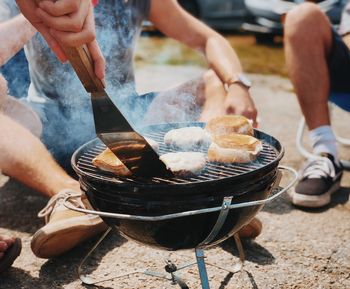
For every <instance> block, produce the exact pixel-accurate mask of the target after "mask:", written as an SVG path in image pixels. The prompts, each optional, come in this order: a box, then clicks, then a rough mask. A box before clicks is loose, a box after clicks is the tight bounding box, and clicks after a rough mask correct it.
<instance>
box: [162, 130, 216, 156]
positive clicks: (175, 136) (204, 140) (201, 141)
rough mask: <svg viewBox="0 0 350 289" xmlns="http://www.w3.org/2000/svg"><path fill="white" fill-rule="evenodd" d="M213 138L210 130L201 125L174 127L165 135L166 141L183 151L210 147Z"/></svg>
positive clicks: (167, 143)
mask: <svg viewBox="0 0 350 289" xmlns="http://www.w3.org/2000/svg"><path fill="white" fill-rule="evenodd" d="M210 142H211V139H210V135H209V133H208V132H206V131H205V130H204V129H202V128H201V127H183V128H178V129H172V130H170V131H168V132H167V133H166V134H165V136H164V143H165V144H166V145H168V146H170V147H172V148H174V149H179V150H181V151H197V150H198V149H200V148H204V147H205V148H208V146H209V145H210Z"/></svg>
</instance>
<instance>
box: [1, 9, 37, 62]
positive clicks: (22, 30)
mask: <svg viewBox="0 0 350 289" xmlns="http://www.w3.org/2000/svg"><path fill="white" fill-rule="evenodd" d="M35 32H36V30H35V28H34V27H33V26H32V25H31V24H30V23H29V22H28V20H27V19H26V18H25V17H24V16H23V15H22V14H21V15H18V16H16V17H14V18H12V19H10V20H7V21H4V22H1V23H0V65H3V64H5V63H6V61H8V60H9V59H10V58H11V57H12V56H14V55H15V54H16V53H17V52H18V51H19V50H20V49H21V48H22V47H23V46H24V45H25V44H26V43H27V42H28V41H29V40H30V39H31V38H32V37H33V36H34V34H35Z"/></svg>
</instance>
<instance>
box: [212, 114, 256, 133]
mask: <svg viewBox="0 0 350 289" xmlns="http://www.w3.org/2000/svg"><path fill="white" fill-rule="evenodd" d="M205 130H206V131H207V132H209V133H210V135H211V137H212V138H213V137H215V136H223V135H231V134H246V135H251V136H252V135H254V130H253V126H252V125H251V123H250V122H249V120H248V119H247V118H246V117H244V116H241V115H224V116H219V117H215V118H213V119H211V120H210V121H209V122H208V123H207V125H206V126H205Z"/></svg>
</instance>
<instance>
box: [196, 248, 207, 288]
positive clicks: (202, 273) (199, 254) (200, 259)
mask: <svg viewBox="0 0 350 289" xmlns="http://www.w3.org/2000/svg"><path fill="white" fill-rule="evenodd" d="M204 258H205V257H204V251H203V250H202V249H196V259H197V266H198V271H199V277H200V279H201V284H202V289H210V286H209V280H208V274H207V268H206V266H205V261H204Z"/></svg>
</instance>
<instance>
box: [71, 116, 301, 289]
mask: <svg viewBox="0 0 350 289" xmlns="http://www.w3.org/2000/svg"><path fill="white" fill-rule="evenodd" d="M185 126H199V127H203V126H204V123H174V124H163V125H152V126H148V127H146V128H144V129H143V130H142V132H143V135H144V136H146V137H148V138H152V139H154V140H155V141H157V142H158V143H159V145H160V147H159V152H160V154H163V153H167V152H174V151H175V150H174V149H173V148H169V147H168V146H166V145H165V144H164V143H163V137H164V135H165V133H166V132H168V131H169V130H171V129H175V128H180V127H185ZM255 137H256V138H258V139H260V140H261V141H262V143H263V150H262V152H261V153H260V155H259V156H258V158H257V160H256V161H254V162H251V163H249V164H220V163H207V167H206V169H205V170H204V171H203V172H202V173H201V174H200V175H198V176H190V177H176V176H175V177H169V178H163V177H153V178H141V177H118V176H115V175H113V174H111V173H108V172H105V171H101V170H100V169H98V168H96V167H95V166H94V165H93V164H92V159H93V158H94V157H96V156H97V155H98V154H99V153H101V152H102V151H103V150H104V149H105V146H104V145H103V144H102V143H101V142H100V140H98V139H95V140H92V141H90V142H89V143H87V144H85V145H83V146H82V147H80V148H79V149H78V150H77V151H76V152H75V153H74V155H73V157H72V165H73V168H74V170H75V171H76V173H77V174H78V176H79V180H80V184H81V188H82V190H83V192H85V194H86V195H87V197H88V199H89V201H90V203H91V205H92V207H93V208H94V210H85V209H80V208H75V207H72V205H71V204H70V203H68V202H65V204H66V206H67V207H68V208H70V209H73V210H76V211H80V212H85V213H91V214H95V215H99V216H101V217H102V219H103V220H104V221H105V222H106V223H107V224H108V225H109V226H110V227H113V228H116V229H118V231H119V232H120V233H121V234H122V235H124V236H125V237H127V238H131V239H133V240H136V241H138V242H141V243H143V244H146V245H149V246H152V247H156V248H160V249H166V250H180V249H193V248H195V249H196V256H197V261H198V264H202V266H201V267H202V268H201V270H200V271H201V272H202V273H201V281H202V286H203V288H209V284H208V282H207V280H204V279H207V278H205V276H206V271H205V266H204V268H203V264H204V261H203V258H204V255H203V251H202V250H203V249H206V248H209V247H212V246H215V245H217V244H219V243H221V242H222V241H224V240H226V239H227V238H229V237H231V236H233V235H234V234H235V233H236V232H237V231H238V230H239V229H240V228H241V227H242V226H244V225H245V224H247V223H249V221H250V220H251V219H252V218H253V217H254V216H255V215H256V214H257V213H258V211H259V210H260V209H261V208H262V206H263V204H264V203H266V202H268V201H270V200H272V199H274V198H276V197H277V196H278V195H280V194H282V193H283V192H284V191H286V190H287V189H288V188H290V187H291V186H292V184H293V183H291V184H289V185H288V186H287V187H286V188H285V189H283V190H282V189H277V187H278V185H279V181H280V176H281V173H280V170H279V167H278V165H279V162H280V160H281V159H282V157H283V154H284V149H283V147H282V146H281V144H280V142H279V141H278V140H277V139H275V138H274V137H272V136H270V135H268V134H266V133H264V132H261V131H258V130H256V131H255ZM201 150H202V151H203V152H205V151H206V150H207V148H205V147H204V148H202V149H201ZM280 168H281V167H280ZM284 169H286V168H284ZM287 169H288V168H287ZM288 170H289V171H291V172H293V173H294V175H296V173H295V171H294V170H292V169H288ZM295 179H296V178H294V180H295ZM274 189H277V191H276V190H274ZM272 191H274V192H272ZM200 256H203V257H200ZM203 270H204V272H205V274H204V275H203ZM171 273H173V272H171ZM202 275H203V276H202ZM172 276H175V275H173V274H172ZM174 278H175V277H173V279H174ZM175 279H176V278H175ZM203 280H204V281H203ZM85 281H86V280H85ZM173 281H174V280H173ZM174 282H175V281H174ZM87 283H88V282H87ZM180 283H181V282H180V281H179V280H178V282H177V284H180ZM203 283H207V284H204V285H203ZM180 286H181V285H180ZM206 286H207V287H206ZM182 288H186V287H182Z"/></svg>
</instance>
